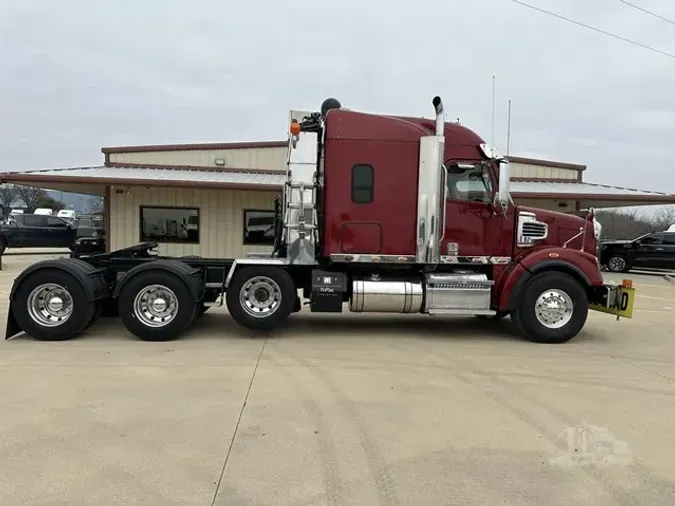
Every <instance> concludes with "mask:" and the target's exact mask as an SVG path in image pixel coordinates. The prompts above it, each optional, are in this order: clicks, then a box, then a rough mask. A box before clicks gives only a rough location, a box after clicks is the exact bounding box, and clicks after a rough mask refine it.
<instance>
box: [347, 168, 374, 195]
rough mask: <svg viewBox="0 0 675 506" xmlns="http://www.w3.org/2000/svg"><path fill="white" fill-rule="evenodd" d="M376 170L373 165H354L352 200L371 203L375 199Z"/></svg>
mask: <svg viewBox="0 0 675 506" xmlns="http://www.w3.org/2000/svg"><path fill="white" fill-rule="evenodd" d="M374 186H375V171H374V170H373V167H372V166H371V165H354V167H352V202H354V203H355V204H370V203H371V202H372V201H373V188H374Z"/></svg>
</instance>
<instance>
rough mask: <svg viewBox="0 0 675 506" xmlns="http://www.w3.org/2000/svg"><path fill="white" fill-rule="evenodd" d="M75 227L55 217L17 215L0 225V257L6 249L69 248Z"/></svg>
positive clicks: (75, 230) (73, 239)
mask: <svg viewBox="0 0 675 506" xmlns="http://www.w3.org/2000/svg"><path fill="white" fill-rule="evenodd" d="M76 234H77V228H76V226H75V225H73V224H71V223H69V222H67V221H66V220H64V219H61V218H57V217H56V216H43V215H38V214H17V215H15V216H12V217H11V218H10V219H8V220H6V221H4V222H3V223H2V224H0V255H1V254H2V253H4V252H5V249H7V248H69V247H71V246H72V245H73V244H74V242H75V237H76Z"/></svg>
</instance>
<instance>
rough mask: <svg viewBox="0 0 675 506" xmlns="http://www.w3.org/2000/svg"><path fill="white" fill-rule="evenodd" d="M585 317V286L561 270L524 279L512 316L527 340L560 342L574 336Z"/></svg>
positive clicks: (586, 298) (586, 312)
mask: <svg viewBox="0 0 675 506" xmlns="http://www.w3.org/2000/svg"><path fill="white" fill-rule="evenodd" d="M587 317H588V296H587V294H586V290H585V289H584V287H583V286H581V284H580V283H579V282H578V281H577V280H575V279H574V278H572V277H570V276H568V275H567V274H563V273H562V272H543V273H541V274H537V275H536V276H534V277H533V278H532V279H531V280H530V281H529V282H528V283H527V285H526V286H525V288H524V289H523V293H522V294H521V296H520V298H519V300H518V303H517V306H516V311H515V312H514V313H513V315H512V317H511V318H512V320H513V322H514V323H515V325H516V327H517V328H518V330H519V331H520V333H521V334H522V335H523V336H524V337H525V338H526V339H527V340H529V341H532V342H535V343H547V344H560V343H564V342H567V341H569V340H570V339H572V338H573V337H574V336H576V335H577V334H578V333H579V332H580V331H581V329H582V328H583V326H584V325H585V323H586V318H587Z"/></svg>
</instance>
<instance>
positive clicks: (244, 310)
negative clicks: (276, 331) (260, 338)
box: [226, 266, 297, 330]
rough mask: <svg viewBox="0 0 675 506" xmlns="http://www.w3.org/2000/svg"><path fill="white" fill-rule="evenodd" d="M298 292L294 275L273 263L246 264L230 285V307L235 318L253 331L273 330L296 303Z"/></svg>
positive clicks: (238, 271)
mask: <svg viewBox="0 0 675 506" xmlns="http://www.w3.org/2000/svg"><path fill="white" fill-rule="evenodd" d="M296 298H297V292H296V289H295V283H293V279H292V278H291V275H290V274H289V273H288V272H286V271H285V270H284V269H280V268H278V267H270V266H260V267H258V266H255V267H254V266H251V267H242V268H241V269H240V270H237V271H236V272H235V273H234V276H233V277H232V281H231V282H230V285H229V286H228V287H227V295H226V300H227V309H228V311H229V312H230V314H231V315H232V318H234V320H235V321H236V322H237V323H239V324H240V325H243V326H244V327H246V328H247V329H251V330H272V329H273V328H275V327H276V326H277V325H279V324H280V323H282V322H283V321H285V320H286V319H287V318H288V317H289V315H290V314H291V312H292V311H293V308H294V306H295V302H296Z"/></svg>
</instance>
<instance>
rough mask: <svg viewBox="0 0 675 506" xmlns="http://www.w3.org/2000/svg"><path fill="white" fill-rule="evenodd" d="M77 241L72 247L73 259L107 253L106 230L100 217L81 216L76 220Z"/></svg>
mask: <svg viewBox="0 0 675 506" xmlns="http://www.w3.org/2000/svg"><path fill="white" fill-rule="evenodd" d="M75 227H76V229H77V233H76V239H75V242H74V243H73V245H72V246H71V248H70V249H71V251H72V252H73V254H72V255H71V256H72V257H78V256H81V255H94V254H96V253H103V252H104V251H105V229H104V226H103V217H102V216H100V215H96V214H94V215H81V216H79V217H78V218H77V220H75Z"/></svg>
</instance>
